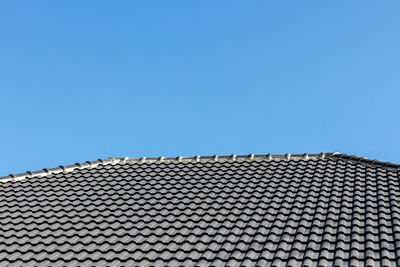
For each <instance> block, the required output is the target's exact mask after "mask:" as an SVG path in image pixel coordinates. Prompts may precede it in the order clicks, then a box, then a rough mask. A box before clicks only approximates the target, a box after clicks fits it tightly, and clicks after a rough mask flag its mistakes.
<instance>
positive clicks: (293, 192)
mask: <svg viewBox="0 0 400 267" xmlns="http://www.w3.org/2000/svg"><path fill="white" fill-rule="evenodd" d="M0 181H1V182H2V183H0V216H1V227H0V266H3V265H7V266H8V265H13V264H14V265H16V266H20V265H32V266H37V265H40V266H46V265H51V266H57V265H59V266H65V265H73V266H82V265H85V266H88V265H89V266H110V265H115V266H135V265H137V266H180V265H182V266H209V265H212V266H225V265H226V266H239V265H240V266H256V265H258V266H266V265H276V266H282V265H288V266H298V265H301V264H303V266H317V265H318V266H332V265H337V266H343V265H356V266H358V265H360V266H369V265H370V266H379V265H383V266H385V265H386V266H396V265H397V266H398V265H400V202H399V201H400V184H399V182H400V166H399V165H396V164H393V163H383V162H380V161H372V160H368V159H365V158H359V157H355V156H348V155H345V154H338V153H327V154H323V153H321V154H310V155H308V154H304V155H290V154H286V155H249V156H235V155H233V156H219V157H218V156H213V157H190V158H182V157H178V158H162V157H160V158H141V159H131V158H110V159H106V160H98V161H94V162H86V163H82V164H75V165H71V166H65V167H64V166H60V167H58V168H54V169H45V170H42V171H39V172H28V173H25V174H19V175H10V176H6V177H1V178H0Z"/></svg>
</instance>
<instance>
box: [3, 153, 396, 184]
mask: <svg viewBox="0 0 400 267" xmlns="http://www.w3.org/2000/svg"><path fill="white" fill-rule="evenodd" d="M327 158H336V159H342V160H349V161H352V162H359V163H363V164H367V165H370V166H377V167H386V168H391V169H397V170H399V169H400V165H398V164H394V163H392V162H382V161H379V160H371V159H367V158H366V157H358V156H355V155H348V154H344V153H339V152H333V153H319V154H308V153H304V154H290V153H286V154H258V155H255V154H249V155H236V154H232V155H223V156H219V155H214V156H192V157H182V156H177V157H162V156H161V157H140V158H128V157H119V158H118V157H117V158H115V157H109V158H107V159H98V160H95V161H86V162H84V163H75V164H73V165H68V166H63V165H61V166H59V167H56V168H51V169H47V168H44V169H42V170H39V171H34V172H31V171H27V172H25V173H20V174H10V175H7V176H3V177H0V182H7V181H19V180H22V179H26V178H33V177H43V176H46V175H50V174H57V173H67V172H71V171H73V170H76V169H86V168H95V167H97V166H99V165H108V164H112V165H115V164H125V163H128V162H129V163H154V162H159V163H162V162H217V161H220V162H225V161H239V162H241V161H253V160H258V161H261V160H267V161H272V160H274V161H276V160H310V159H314V160H316V159H327Z"/></svg>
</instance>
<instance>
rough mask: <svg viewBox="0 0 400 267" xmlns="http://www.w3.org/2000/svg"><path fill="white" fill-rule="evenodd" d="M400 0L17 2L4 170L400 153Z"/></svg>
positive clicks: (4, 114)
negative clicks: (132, 160)
mask: <svg viewBox="0 0 400 267" xmlns="http://www.w3.org/2000/svg"><path fill="white" fill-rule="evenodd" d="M399 14H400V2H399V1H231V0H229V1H2V2H1V3H0V100H1V105H0V118H1V121H0V122H1V123H0V130H1V131H0V176H2V175H7V174H9V173H20V172H24V171H27V170H32V171H34V170H39V169H42V168H45V167H47V168H51V167H56V166H59V165H61V164H63V165H69V164H73V163H75V162H84V161H86V160H96V159H98V158H107V157H110V156H112V157H123V156H128V157H141V156H147V157H149V156H161V155H162V156H178V155H183V156H193V155H197V154H199V155H213V154H219V155H223V154H232V153H235V154H249V153H255V154H260V153H262V154H264V153H304V152H309V153H319V152H333V151H339V152H343V153H349V154H356V155H359V156H367V157H369V158H378V159H380V160H383V161H392V162H395V163H400V125H399V121H400V120H399V115H400V15H399Z"/></svg>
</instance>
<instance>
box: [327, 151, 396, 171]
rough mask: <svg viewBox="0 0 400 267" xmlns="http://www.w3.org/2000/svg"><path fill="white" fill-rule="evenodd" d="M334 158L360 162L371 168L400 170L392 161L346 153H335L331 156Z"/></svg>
mask: <svg viewBox="0 0 400 267" xmlns="http://www.w3.org/2000/svg"><path fill="white" fill-rule="evenodd" d="M331 157H332V158H337V159H342V160H349V161H352V162H358V163H364V164H367V165H369V166H375V167H387V168H394V169H397V170H400V164H396V163H393V162H390V161H380V160H377V159H368V158H367V157H359V156H356V155H349V154H346V153H339V152H333V153H332V154H331Z"/></svg>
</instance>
